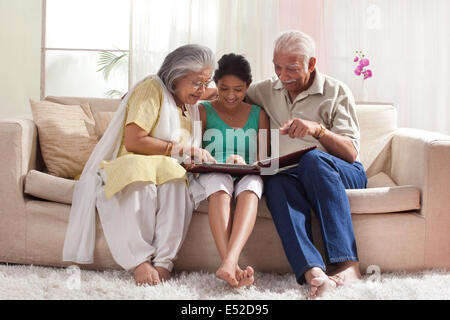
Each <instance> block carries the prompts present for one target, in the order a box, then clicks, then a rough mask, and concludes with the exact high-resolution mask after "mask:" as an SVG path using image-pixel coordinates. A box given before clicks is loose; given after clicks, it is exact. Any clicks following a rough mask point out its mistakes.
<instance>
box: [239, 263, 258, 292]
mask: <svg viewBox="0 0 450 320" xmlns="http://www.w3.org/2000/svg"><path fill="white" fill-rule="evenodd" d="M254 274H255V271H254V270H253V268H252V267H250V266H247V268H245V270H242V269H241V268H239V267H237V268H236V279H237V280H238V285H237V287H244V286H250V285H252V284H253V282H255V277H254Z"/></svg>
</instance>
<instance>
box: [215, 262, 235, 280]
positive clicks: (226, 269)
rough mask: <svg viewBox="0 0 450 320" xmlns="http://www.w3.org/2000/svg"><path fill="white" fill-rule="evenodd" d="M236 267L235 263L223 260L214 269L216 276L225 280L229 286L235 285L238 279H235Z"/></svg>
mask: <svg viewBox="0 0 450 320" xmlns="http://www.w3.org/2000/svg"><path fill="white" fill-rule="evenodd" d="M236 267H237V264H236V263H233V262H232V261H227V260H224V261H223V262H222V265H221V266H220V267H219V269H218V270H217V271H216V276H217V277H218V278H219V279H222V280H224V281H225V282H227V283H228V284H229V285H230V286H231V287H237V286H238V285H239V281H238V280H237V279H236Z"/></svg>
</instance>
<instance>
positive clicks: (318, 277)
mask: <svg viewBox="0 0 450 320" xmlns="http://www.w3.org/2000/svg"><path fill="white" fill-rule="evenodd" d="M305 279H306V283H308V284H309V295H310V297H311V298H312V299H315V298H316V297H320V296H322V295H323V294H324V293H325V292H326V291H329V290H331V289H334V288H336V282H335V281H334V280H332V279H330V277H328V276H327V275H326V274H325V272H323V270H322V269H320V268H317V267H313V268H311V269H309V270H308V271H306V272H305Z"/></svg>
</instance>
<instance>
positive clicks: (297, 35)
mask: <svg viewBox="0 0 450 320" xmlns="http://www.w3.org/2000/svg"><path fill="white" fill-rule="evenodd" d="M273 53H274V54H277V53H293V54H297V55H299V56H303V63H304V65H305V70H307V69H308V64H309V59H310V58H312V57H315V56H316V44H315V42H314V40H313V39H312V38H311V37H310V36H309V35H307V34H306V33H304V32H301V31H297V30H290V31H284V32H283V33H282V34H281V35H279V36H278V38H277V39H276V40H275V48H274V50H273Z"/></svg>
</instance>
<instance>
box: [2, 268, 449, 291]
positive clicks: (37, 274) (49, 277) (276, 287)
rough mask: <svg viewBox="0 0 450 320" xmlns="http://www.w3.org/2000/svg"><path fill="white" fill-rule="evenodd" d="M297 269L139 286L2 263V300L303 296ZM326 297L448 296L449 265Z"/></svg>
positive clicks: (109, 276)
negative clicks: (242, 284) (234, 283)
mask: <svg viewBox="0 0 450 320" xmlns="http://www.w3.org/2000/svg"><path fill="white" fill-rule="evenodd" d="M307 297H308V291H307V286H306V285H303V286H300V285H298V284H297V283H296V282H295V279H294V276H293V274H285V275H278V274H269V273H256V276H255V283H254V285H253V286H251V287H248V288H240V289H232V288H229V287H228V286H227V285H226V284H225V283H224V282H223V281H221V280H219V279H217V278H216V277H215V276H214V274H212V273H205V272H190V273H187V272H181V273H175V274H173V277H172V279H171V280H169V281H167V282H165V283H162V284H160V285H158V286H142V287H138V286H136V285H135V284H134V279H133V275H132V273H131V272H126V271H88V270H80V269H79V268H77V267H75V266H72V267H69V268H48V267H38V266H29V265H27V266H25V265H7V264H0V300H44V299H45V300H56V299H58V300H80V299H82V300H111V299H117V300H136V299H138V300H212V299H213V300H305V299H307ZM320 299H325V300H341V299H344V300H349V299H366V300H392V299H396V300H406V299H408V300H417V299H421V300H422V299H423V300H427V299H436V300H450V271H448V270H443V269H435V270H426V271H423V272H417V273H406V272H397V273H381V274H378V273H372V274H368V275H365V276H363V280H361V281H358V282H357V283H355V284H352V285H348V286H342V287H338V288H337V289H335V290H333V291H331V292H329V293H327V294H326V295H325V296H323V297H321V298H320Z"/></svg>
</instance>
